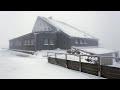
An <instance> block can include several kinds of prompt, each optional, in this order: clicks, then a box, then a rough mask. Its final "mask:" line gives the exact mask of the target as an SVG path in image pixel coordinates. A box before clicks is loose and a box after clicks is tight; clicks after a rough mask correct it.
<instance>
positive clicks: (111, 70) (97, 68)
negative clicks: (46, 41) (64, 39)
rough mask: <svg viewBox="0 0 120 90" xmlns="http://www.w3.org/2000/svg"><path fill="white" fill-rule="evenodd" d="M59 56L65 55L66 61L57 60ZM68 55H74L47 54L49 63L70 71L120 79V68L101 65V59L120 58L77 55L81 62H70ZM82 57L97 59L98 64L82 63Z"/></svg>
mask: <svg viewBox="0 0 120 90" xmlns="http://www.w3.org/2000/svg"><path fill="white" fill-rule="evenodd" d="M50 53H52V54H53V55H54V57H52V56H51V55H50ZM57 55H64V59H61V58H57ZM68 55H73V54H66V53H54V52H48V53H47V57H48V62H49V63H51V64H55V65H59V66H62V67H65V68H68V69H72V70H76V71H80V72H84V73H88V74H92V75H96V76H100V77H104V78H108V79H120V68H117V67H110V66H105V65H101V57H102V58H112V59H120V58H118V57H110V56H99V55H76V56H77V57H78V58H79V60H78V61H75V60H68V57H67V56H68ZM82 56H88V57H97V58H98V62H97V63H95V64H91V63H85V62H82V61H81V57H82Z"/></svg>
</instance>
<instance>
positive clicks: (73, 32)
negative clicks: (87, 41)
mask: <svg viewBox="0 0 120 90" xmlns="http://www.w3.org/2000/svg"><path fill="white" fill-rule="evenodd" d="M39 18H42V19H43V20H45V21H47V22H48V23H50V24H51V25H53V26H55V27H56V28H57V30H60V31H63V32H64V33H66V34H68V35H69V36H71V37H80V38H92V39H96V40H98V39H97V38H95V37H93V36H91V35H89V34H87V33H85V32H83V31H81V30H79V29H76V28H74V27H73V26H70V25H68V24H66V23H64V22H61V21H57V20H54V19H50V18H45V17H39Z"/></svg>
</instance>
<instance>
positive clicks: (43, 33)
mask: <svg viewBox="0 0 120 90" xmlns="http://www.w3.org/2000/svg"><path fill="white" fill-rule="evenodd" d="M98 41H99V40H98V39H97V38H95V37H93V36H91V35H89V34H87V33H85V32H83V31H81V30H78V29H76V28H74V27H72V26H70V25H68V24H66V23H64V22H61V21H56V20H53V19H52V18H44V17H40V16H38V18H37V20H36V22H35V25H34V27H33V30H32V32H31V33H29V34H26V35H23V36H20V37H17V38H14V39H11V40H9V48H10V49H20V50H30V51H37V50H53V49H57V48H60V49H70V48H71V47H72V46H80V47H86V46H98Z"/></svg>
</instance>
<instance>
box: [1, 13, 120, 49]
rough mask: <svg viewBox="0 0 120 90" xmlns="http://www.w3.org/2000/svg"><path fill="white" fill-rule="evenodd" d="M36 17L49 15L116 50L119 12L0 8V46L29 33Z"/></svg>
mask: <svg viewBox="0 0 120 90" xmlns="http://www.w3.org/2000/svg"><path fill="white" fill-rule="evenodd" d="M37 16H43V17H49V16H52V17H53V19H55V20H59V21H63V22H66V23H68V24H70V25H72V26H74V27H76V28H78V29H80V30H83V31H85V32H87V33H89V34H91V35H93V36H95V37H97V38H98V39H99V40H100V44H101V46H102V47H105V48H108V49H113V50H118V51H120V41H119V39H120V12H119V11H109V12H108V11H0V47H8V41H9V39H12V38H15V37H18V36H21V35H24V34H27V33H30V32H32V29H33V26H34V24H35V21H36V19H37Z"/></svg>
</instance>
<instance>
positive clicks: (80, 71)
mask: <svg viewBox="0 0 120 90" xmlns="http://www.w3.org/2000/svg"><path fill="white" fill-rule="evenodd" d="M81 66H82V65H81V55H79V71H80V72H81V68H82V67H81Z"/></svg>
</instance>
